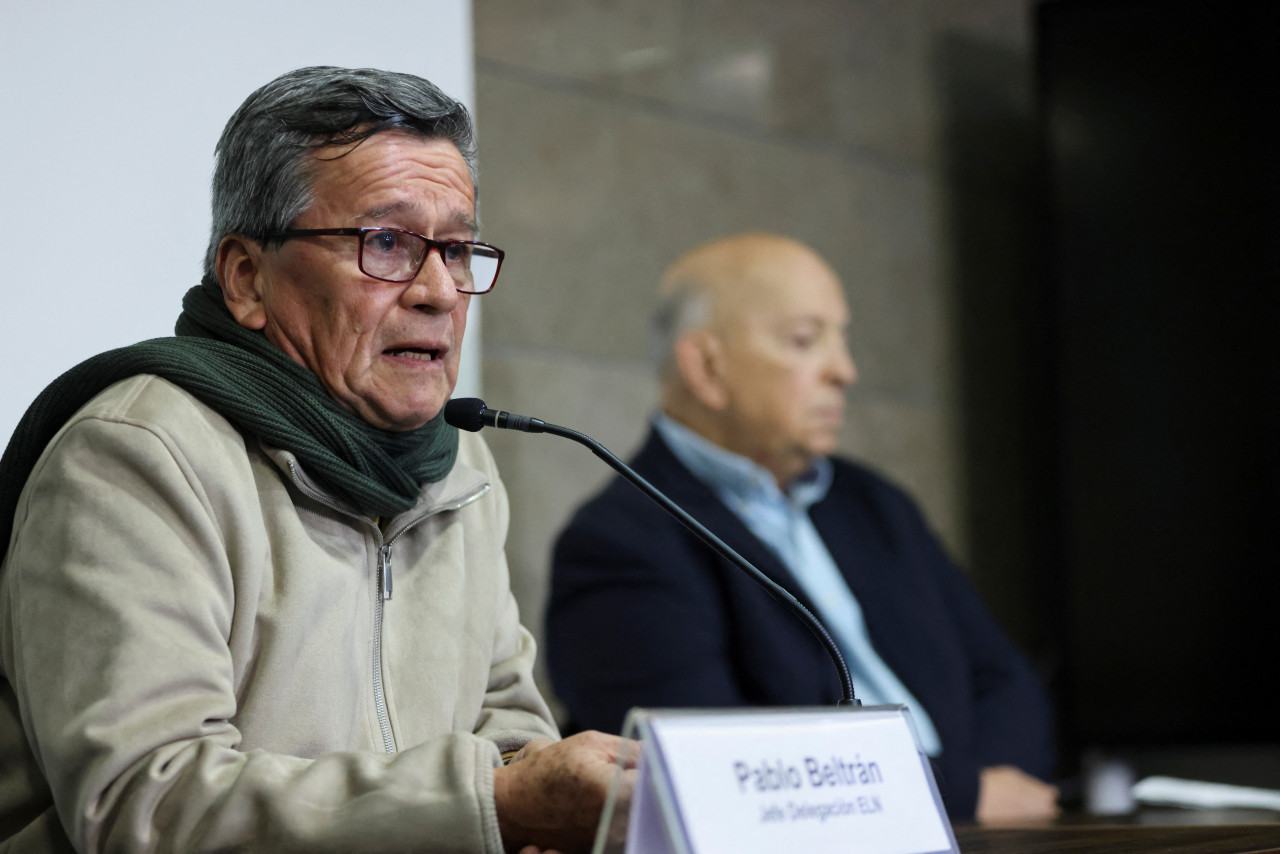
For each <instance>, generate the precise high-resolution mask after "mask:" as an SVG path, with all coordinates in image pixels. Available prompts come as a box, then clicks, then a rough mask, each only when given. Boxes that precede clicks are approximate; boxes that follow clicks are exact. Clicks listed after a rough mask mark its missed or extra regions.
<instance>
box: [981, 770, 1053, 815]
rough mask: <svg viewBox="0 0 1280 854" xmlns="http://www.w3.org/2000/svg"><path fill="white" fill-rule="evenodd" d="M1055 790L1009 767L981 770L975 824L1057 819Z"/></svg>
mask: <svg viewBox="0 0 1280 854" xmlns="http://www.w3.org/2000/svg"><path fill="white" fill-rule="evenodd" d="M1058 812H1059V809H1058V787H1057V786H1050V785H1049V784H1048V783H1044V782H1041V781H1040V780H1037V779H1036V778H1035V777H1032V776H1030V775H1029V774H1024V773H1023V772H1022V771H1020V770H1019V769H1017V768H1015V767H1013V766H1012V765H994V766H992V767H990V768H983V769H982V771H981V773H980V774H979V775H978V810H977V816H976V818H977V819H978V822H979V823H981V824H1008V823H1011V822H1020V821H1037V822H1040V821H1050V820H1052V819H1054V818H1057V816H1058Z"/></svg>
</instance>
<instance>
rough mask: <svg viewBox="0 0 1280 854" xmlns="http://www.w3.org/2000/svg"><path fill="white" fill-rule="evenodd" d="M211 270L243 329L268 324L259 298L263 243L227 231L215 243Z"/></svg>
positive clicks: (258, 327)
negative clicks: (225, 234) (216, 247)
mask: <svg viewBox="0 0 1280 854" xmlns="http://www.w3.org/2000/svg"><path fill="white" fill-rule="evenodd" d="M214 271H215V272H216V273H217V275H218V284H219V285H220V286H221V287H222V298H223V299H224V300H226V303H227V308H228V309H230V311H231V316H232V317H234V318H235V319H236V323H239V324H240V325H241V326H243V327H244V328H245V329H262V328H263V327H265V326H266V325H267V310H266V307H265V306H264V305H263V300H262V272H263V270H262V247H261V246H259V245H258V243H257V241H254V240H250V239H249V238H247V237H243V236H241V235H239V234H228V235H227V236H226V237H224V238H222V242H221V243H219V244H218V255H217V261H216V263H215V264H214Z"/></svg>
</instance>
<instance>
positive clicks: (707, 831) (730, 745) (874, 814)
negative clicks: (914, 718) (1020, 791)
mask: <svg viewBox="0 0 1280 854" xmlns="http://www.w3.org/2000/svg"><path fill="white" fill-rule="evenodd" d="M631 720H632V723H631V724H630V725H629V727H628V729H629V730H631V733H629V734H633V735H634V737H637V738H639V739H640V740H641V756H640V763H639V771H638V776H637V778H636V784H635V789H634V791H633V795H632V801H631V809H630V818H629V821H628V827H627V841H626V850H627V852H629V854H661V852H672V854H719V852H727V851H732V852H741V854H754V853H755V852H759V854H765V852H767V854H779V852H800V851H859V852H871V854H925V853H926V852H929V854H932V852H958V851H959V849H958V848H957V846H956V842H955V836H954V835H953V834H952V832H951V825H950V824H949V823H948V822H947V820H946V814H945V812H944V811H943V808H942V803H941V800H940V798H939V796H938V791H937V786H936V785H935V783H934V780H933V773H932V771H931V770H930V767H929V763H928V759H927V758H926V757H925V756H924V755H923V754H922V753H921V752H920V750H919V746H918V743H917V739H916V736H915V731H914V728H913V727H912V725H911V723H910V720H909V717H908V713H907V710H906V708H905V707H904V706H882V707H875V708H868V709H857V710H852V709H848V710H846V709H831V708H823V709H795V710H753V711H715V712H710V711H704V712H687V711H685V712H681V711H645V710H636V711H635V712H633V717H632V719H631Z"/></svg>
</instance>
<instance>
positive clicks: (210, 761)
mask: <svg viewBox="0 0 1280 854" xmlns="http://www.w3.org/2000/svg"><path fill="white" fill-rule="evenodd" d="M210 501H211V499H210V496H209V495H208V494H207V493H206V492H205V491H204V490H203V488H202V486H201V484H200V483H199V481H198V479H197V478H195V477H194V475H193V472H192V469H191V467H190V465H189V464H188V463H187V462H186V461H185V460H184V458H183V457H182V456H181V454H179V453H177V451H176V449H175V447H174V446H173V444H172V440H171V439H170V438H169V437H167V436H165V435H162V434H159V433H156V432H153V431H151V430H148V429H145V428H143V427H139V426H137V425H134V424H129V423H119V422H111V421H99V420H89V421H80V422H77V423H74V424H73V425H71V426H70V427H68V428H67V429H65V430H64V431H63V433H62V434H61V435H60V436H59V438H57V439H55V445H53V446H51V447H50V449H49V450H48V451H46V453H45V455H44V457H43V458H42V460H41V462H40V463H39V464H38V466H37V468H36V470H35V471H34V473H33V474H32V476H31V478H30V479H29V480H28V484H27V487H26V489H25V491H24V493H23V500H22V504H21V506H20V507H19V510H18V513H17V516H16V524H15V537H14V540H13V544H12V547H11V549H10V552H9V554H8V556H7V559H6V563H5V566H4V567H3V575H2V576H0V627H3V629H4V631H3V632H0V653H2V654H3V657H2V661H3V668H4V674H3V675H5V676H6V677H7V678H8V679H9V681H10V682H11V684H12V686H13V688H14V691H15V694H16V695H17V699H18V704H19V707H20V709H21V713H22V714H21V717H22V722H23V727H24V730H25V733H26V737H27V740H28V743H29V744H30V746H31V749H32V753H33V754H34V757H35V759H36V762H37V763H38V764H39V767H40V769H41V771H42V772H43V775H44V776H45V778H46V779H47V781H48V783H49V786H50V789H51V790H52V797H53V800H54V803H55V804H56V808H57V812H58V815H59V817H60V819H61V822H62V825H63V828H64V829H65V832H66V833H67V835H68V837H69V839H70V840H71V842H72V844H73V845H74V846H75V848H76V849H77V850H79V851H83V852H92V851H170V850H174V851H178V850H181V851H204V850H242V851H256V850H263V851H352V850H370V851H372V850H420V851H459V852H461V851H490V852H500V851H502V844H501V839H500V835H499V831H498V825H497V817H496V814H495V810H494V804H493V792H492V786H493V773H492V772H493V768H494V767H495V765H496V764H498V762H499V757H498V750H497V748H496V747H495V744H494V743H493V742H492V741H491V740H489V739H487V738H483V737H481V736H479V735H476V734H474V733H471V732H455V733H451V734H447V735H443V736H440V737H437V738H432V739H428V740H427V741H425V742H423V743H421V744H419V745H417V746H414V747H412V748H410V749H407V750H404V751H402V752H400V753H399V754H396V755H386V754H381V753H376V752H372V751H369V752H361V751H346V752H329V753H321V754H320V755H318V756H314V757H312V758H302V757H301V756H297V755H288V754H284V753H274V752H270V751H267V750H258V749H255V750H241V749H240V743H241V735H240V733H239V731H238V730H237V728H236V726H235V725H234V723H233V721H234V718H235V715H236V714H237V704H238V691H239V689H240V688H241V686H242V685H243V684H244V680H245V678H246V675H245V673H243V672H242V671H241V670H239V669H238V664H237V662H235V661H233V656H232V654H231V652H230V649H229V646H228V638H229V636H230V632H231V626H232V623H233V620H234V619H235V611H236V597H235V591H234V586H233V583H232V574H231V572H230V569H229V567H228V563H227V554H226V548H225V543H224V538H225V537H227V536H229V534H228V532H227V531H225V530H222V529H221V527H220V524H219V520H218V516H217V514H215V513H213V512H212V510H211V506H210ZM106 555H110V556H111V557H110V559H107V558H105V557H104V556H106ZM512 616H513V615H512ZM517 637H518V632H517V631H516V630H514V629H513V630H511V640H510V642H509V643H508V647H509V648H510V652H511V654H512V655H513V656H520V655H528V654H531V653H529V652H528V651H527V650H525V649H523V648H521V645H520V642H518V641H517V640H516V638H517ZM494 691H495V695H494V697H495V700H496V701H500V700H501V686H497V685H495V686H494ZM290 713H292V714H296V715H299V716H315V715H323V714H324V713H325V710H323V709H305V708H299V709H294V710H292V711H291V712H290Z"/></svg>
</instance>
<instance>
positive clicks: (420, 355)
mask: <svg viewBox="0 0 1280 854" xmlns="http://www.w3.org/2000/svg"><path fill="white" fill-rule="evenodd" d="M386 354H387V355H388V356H392V357H394V358H397V359H417V360H419V361H422V362H434V361H435V360H436V359H439V358H440V351H439V350H421V349H418V348H416V347H409V348H406V349H404V350H387V351H386Z"/></svg>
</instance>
